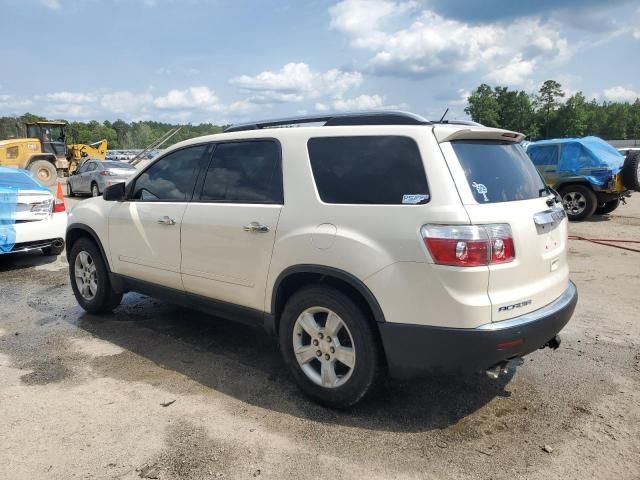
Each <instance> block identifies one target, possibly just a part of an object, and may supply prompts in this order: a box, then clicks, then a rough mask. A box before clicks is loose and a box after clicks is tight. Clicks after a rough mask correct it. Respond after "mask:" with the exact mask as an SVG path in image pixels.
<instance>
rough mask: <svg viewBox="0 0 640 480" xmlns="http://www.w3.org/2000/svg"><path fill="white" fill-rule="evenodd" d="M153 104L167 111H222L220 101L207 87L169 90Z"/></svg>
mask: <svg viewBox="0 0 640 480" xmlns="http://www.w3.org/2000/svg"><path fill="white" fill-rule="evenodd" d="M153 104H154V105H155V106H156V107H158V108H168V109H184V108H195V109H201V110H207V111H212V112H215V111H221V110H222V106H221V104H220V99H219V98H218V96H217V95H216V94H215V92H214V91H213V90H211V89H210V88H209V87H207V86H197V87H189V88H187V89H185V90H170V91H169V92H168V93H167V94H166V95H164V96H161V97H157V98H156V99H155V100H154V101H153Z"/></svg>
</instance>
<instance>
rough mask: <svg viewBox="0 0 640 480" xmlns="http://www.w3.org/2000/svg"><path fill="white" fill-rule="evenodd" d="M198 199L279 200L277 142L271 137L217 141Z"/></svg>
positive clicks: (265, 201)
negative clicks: (241, 140)
mask: <svg viewBox="0 0 640 480" xmlns="http://www.w3.org/2000/svg"><path fill="white" fill-rule="evenodd" d="M200 200H201V201H204V202H228V203H231V202H232V203H282V201H283V193H282V168H281V165H280V147H279V145H278V144H277V143H276V142H274V141H271V140H264V141H263V140H259V141H258V140H256V141H249V142H232V143H221V144H219V145H218V146H217V147H216V150H215V152H214V154H213V159H212V160H211V163H210V165H209V168H208V169H207V174H206V177H205V179H204V184H203V187H202V194H201V195H200Z"/></svg>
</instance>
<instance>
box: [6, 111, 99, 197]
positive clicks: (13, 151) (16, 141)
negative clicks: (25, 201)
mask: <svg viewBox="0 0 640 480" xmlns="http://www.w3.org/2000/svg"><path fill="white" fill-rule="evenodd" d="M26 126H27V138H11V139H9V140H0V166H3V167H15V168H24V169H25V170H29V171H30V172H31V173H32V174H33V176H34V177H35V178H37V179H38V180H39V181H40V183H42V184H43V185H45V186H51V185H54V184H55V183H56V181H57V178H58V177H64V176H68V175H70V174H71V173H73V171H75V169H76V168H78V166H79V165H80V163H82V161H83V160H85V159H87V158H92V159H96V160H104V159H105V158H106V156H107V140H100V141H99V142H96V143H92V144H91V145H85V144H82V143H76V144H72V145H67V144H66V135H65V127H66V126H67V124H66V122H45V121H41V122H33V123H27V124H26Z"/></svg>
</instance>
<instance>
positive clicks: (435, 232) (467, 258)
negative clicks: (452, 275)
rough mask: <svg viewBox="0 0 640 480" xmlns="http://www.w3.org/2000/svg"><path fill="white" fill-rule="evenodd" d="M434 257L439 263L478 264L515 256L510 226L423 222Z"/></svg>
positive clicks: (430, 251) (503, 260)
mask: <svg viewBox="0 0 640 480" xmlns="http://www.w3.org/2000/svg"><path fill="white" fill-rule="evenodd" d="M421 233H422V238H423V240H424V243H425V245H426V246H427V249H428V250H429V253H430V254H431V257H432V258H433V261H434V262H435V263H437V264H439V265H452V266H455V267H478V266H482V265H492V264H496V263H507V262H511V261H512V260H513V259H514V258H516V251H515V248H514V245H513V234H512V233H511V227H510V226H509V225H507V224H491V225H425V226H423V227H422V229H421Z"/></svg>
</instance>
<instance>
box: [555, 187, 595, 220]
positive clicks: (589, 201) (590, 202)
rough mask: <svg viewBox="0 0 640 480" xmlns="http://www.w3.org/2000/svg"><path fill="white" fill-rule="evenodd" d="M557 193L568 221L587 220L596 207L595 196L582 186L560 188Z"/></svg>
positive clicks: (591, 191)
mask: <svg viewBox="0 0 640 480" xmlns="http://www.w3.org/2000/svg"><path fill="white" fill-rule="evenodd" d="M559 193H560V196H561V197H562V204H563V205H564V209H565V210H566V211H567V216H568V217H569V220H584V219H585V218H589V217H590V216H591V215H593V213H594V212H595V211H596V208H597V207H598V199H597V197H596V194H595V193H594V191H593V190H591V189H590V188H589V187H585V186H584V185H567V186H566V187H562V188H560V192H559Z"/></svg>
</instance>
